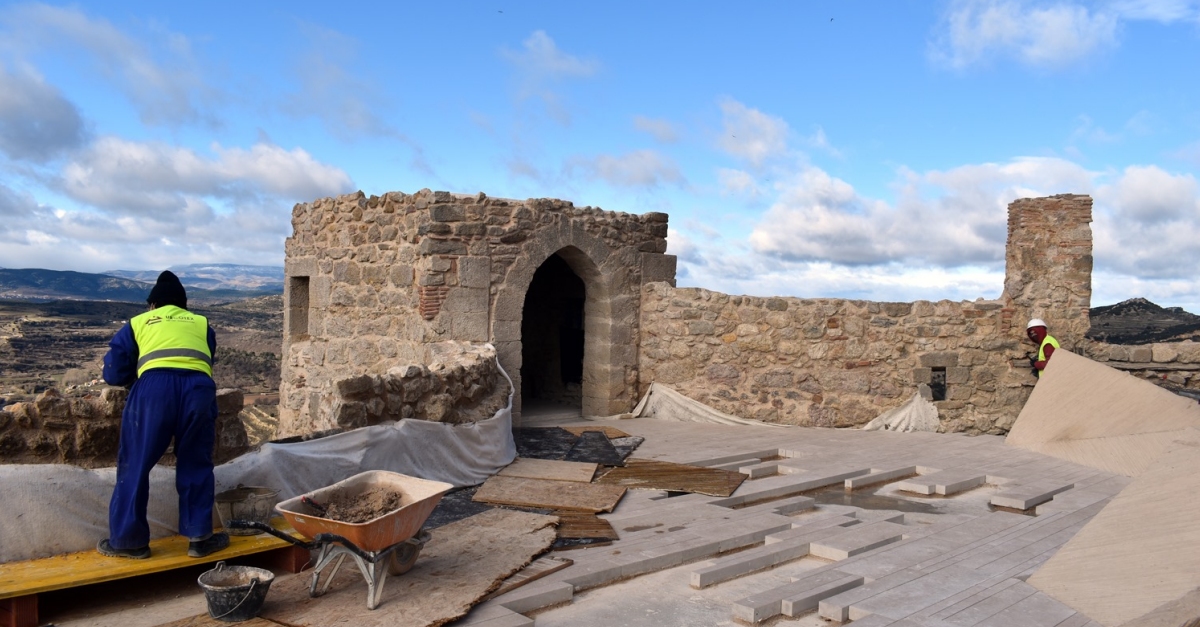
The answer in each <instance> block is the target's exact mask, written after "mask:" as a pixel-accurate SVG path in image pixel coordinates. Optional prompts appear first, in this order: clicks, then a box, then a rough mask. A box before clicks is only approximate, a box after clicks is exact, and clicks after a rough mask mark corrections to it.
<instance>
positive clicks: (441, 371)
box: [321, 342, 511, 429]
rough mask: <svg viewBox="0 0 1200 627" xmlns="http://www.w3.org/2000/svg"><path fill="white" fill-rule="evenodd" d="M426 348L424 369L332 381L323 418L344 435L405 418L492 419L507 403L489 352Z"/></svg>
mask: <svg viewBox="0 0 1200 627" xmlns="http://www.w3.org/2000/svg"><path fill="white" fill-rule="evenodd" d="M430 348H431V360H430V363H428V364H422V365H417V364H410V365H408V366H406V367H397V368H392V369H391V370H389V371H388V372H386V373H384V374H360V375H353V376H349V377H346V378H343V379H338V380H336V381H334V383H333V385H332V386H330V389H329V392H328V394H326V395H323V397H322V398H321V405H322V410H321V413H322V414H325V415H329V416H332V417H333V420H334V422H335V424H336V426H337V427H340V428H344V429H355V428H358V427H365V426H367V425H374V424H379V423H381V422H384V421H388V420H402V419H406V418H415V419H418V420H430V421H434V422H448V423H453V424H461V423H466V422H474V421H477V420H484V419H487V418H491V417H492V416H493V415H494V414H495V413H496V412H497V411H498V410H500V409H501V408H503V407H504V406H505V405H506V404H507V403H508V393H509V390H510V389H511V388H510V387H509V384H508V381H507V380H505V379H504V377H503V376H502V375H501V374H500V370H499V369H498V368H497V366H496V351H495V350H494V349H493V348H492V347H490V346H488V345H479V344H467V343H465V342H443V343H440V344H435V345H432V346H431V347H430Z"/></svg>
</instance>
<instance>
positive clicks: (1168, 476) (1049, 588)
mask: <svg viewBox="0 0 1200 627" xmlns="http://www.w3.org/2000/svg"><path fill="white" fill-rule="evenodd" d="M1057 358H1058V351H1055V352H1054V359H1057ZM1039 385H1040V384H1039ZM1197 492H1200V431H1198V430H1195V429H1188V430H1185V431H1181V432H1178V434H1177V436H1176V437H1175V438H1174V439H1173V440H1172V441H1171V442H1170V443H1169V444H1168V447H1167V449H1166V451H1165V453H1163V454H1161V455H1159V456H1158V459H1157V461H1156V462H1155V463H1154V464H1153V465H1152V466H1150V468H1149V469H1147V470H1146V471H1145V472H1143V473H1142V474H1141V475H1140V476H1138V477H1137V478H1135V479H1134V480H1133V482H1132V483H1130V484H1129V485H1128V486H1126V488H1125V489H1124V490H1122V491H1121V493H1120V494H1118V495H1117V496H1116V497H1115V498H1114V499H1113V500H1112V501H1111V502H1110V503H1109V504H1108V505H1106V506H1105V507H1104V509H1102V510H1100V513H1099V514H1096V516H1095V517H1094V518H1092V520H1091V521H1089V522H1088V524H1087V525H1085V526H1084V527H1083V529H1081V530H1080V531H1079V533H1077V534H1076V535H1075V537H1073V538H1071V540H1070V541H1068V542H1067V543H1066V544H1065V545H1064V546H1063V547H1062V548H1061V549H1059V551H1058V553H1056V554H1055V555H1054V556H1052V557H1051V558H1050V559H1049V560H1048V561H1047V562H1046V563H1045V564H1043V565H1042V567H1041V568H1040V569H1038V571H1037V572H1035V573H1034V574H1033V576H1031V577H1030V578H1029V583H1030V584H1031V585H1033V586H1036V587H1037V588H1038V589H1039V590H1041V591H1043V592H1045V593H1047V594H1049V595H1051V596H1053V597H1054V598H1056V599H1058V600H1059V601H1061V602H1063V603H1065V604H1067V605H1069V606H1071V607H1073V608H1075V609H1076V610H1078V611H1079V612H1081V613H1082V614H1085V615H1086V616H1088V617H1090V618H1092V619H1093V620H1095V621H1097V622H1099V623H1101V624H1104V625H1112V626H1115V625H1120V624H1122V623H1125V622H1127V621H1130V620H1132V619H1135V618H1138V617H1140V616H1143V615H1145V614H1147V613H1148V612H1150V611H1152V610H1154V609H1155V608H1157V607H1160V606H1162V605H1163V604H1165V603H1169V602H1171V601H1174V600H1176V599H1179V598H1181V597H1183V596H1185V595H1186V594H1188V593H1189V592H1191V591H1192V590H1195V589H1196V588H1197V587H1198V586H1200V525H1197V524H1196V521H1197V520H1200V499H1197V498H1196V494H1197Z"/></svg>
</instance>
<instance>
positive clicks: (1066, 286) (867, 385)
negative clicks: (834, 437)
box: [639, 195, 1091, 433]
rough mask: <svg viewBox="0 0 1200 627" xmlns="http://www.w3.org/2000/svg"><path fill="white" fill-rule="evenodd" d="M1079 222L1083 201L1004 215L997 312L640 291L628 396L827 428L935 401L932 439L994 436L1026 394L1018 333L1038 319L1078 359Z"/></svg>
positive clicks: (1083, 258) (1024, 207) (1087, 245)
mask: <svg viewBox="0 0 1200 627" xmlns="http://www.w3.org/2000/svg"><path fill="white" fill-rule="evenodd" d="M1090 222H1091V199H1090V198H1088V197H1087V196H1074V195H1064V196H1053V197H1049V198H1037V199H1022V200H1018V201H1016V202H1014V203H1013V204H1012V205H1010V207H1009V236H1008V251H1007V255H1006V280H1005V291H1004V294H1003V296H1002V297H1001V298H1000V299H999V300H983V299H979V300H976V301H973V302H970V301H964V302H950V301H940V302H936V303H935V302H927V301H919V302H915V303H876V302H867V301H856V300H841V299H800V298H756V297H748V296H729V295H726V294H719V293H716V292H711V291H708V290H703V289H696V288H689V289H676V288H672V287H670V286H669V285H666V284H656V285H650V286H646V287H645V288H643V290H642V298H643V302H642V321H641V333H642V336H641V355H640V359H639V366H640V373H639V377H640V379H639V381H640V386H641V389H642V390H644V389H645V388H647V387H648V386H649V384H650V383H651V382H653V381H658V382H660V383H665V384H668V385H671V386H672V387H674V388H675V389H677V390H678V391H680V392H681V393H683V394H685V395H687V396H689V397H691V398H693V399H695V400H698V401H701V402H703V403H706V404H709V405H712V406H714V407H717V408H718V409H721V410H723V411H725V412H728V413H731V414H734V415H737V416H743V417H747V418H755V419H759V420H765V421H768V422H782V423H789V424H799V425H808V426H828V427H844V426H853V425H861V424H863V423H866V422H868V421H869V420H871V419H872V418H874V417H875V416H877V415H879V414H880V413H882V412H883V411H886V410H887V409H890V408H892V407H895V406H897V405H899V404H901V403H903V402H904V401H905V400H907V399H908V398H909V397H911V396H912V395H913V394H914V393H918V392H920V393H923V394H924V395H926V397H927V398H930V397H933V398H934V399H935V405H937V406H938V411H939V415H940V418H941V422H942V428H943V429H944V430H946V431H965V432H969V433H1003V432H1004V431H1006V430H1007V429H1008V427H1009V426H1010V425H1011V424H1012V422H1013V421H1014V420H1015V419H1016V416H1017V414H1018V413H1019V412H1020V409H1021V407H1022V406H1023V405H1024V402H1025V399H1026V398H1028V395H1029V393H1030V391H1031V390H1032V386H1033V384H1034V383H1035V379H1034V377H1033V376H1032V375H1031V373H1030V370H1029V367H1028V362H1027V361H1026V360H1025V359H1024V355H1025V353H1026V352H1030V351H1033V350H1035V348H1034V347H1033V345H1032V344H1029V343H1028V341H1027V340H1026V339H1025V322H1026V321H1027V320H1028V319H1029V318H1030V317H1032V316H1036V317H1041V318H1045V319H1046V320H1047V322H1048V323H1049V325H1050V329H1051V332H1052V333H1053V334H1054V335H1055V336H1056V337H1057V338H1059V340H1060V341H1061V342H1062V344H1063V346H1064V347H1067V348H1074V349H1075V350H1081V348H1080V347H1081V346H1082V343H1083V342H1084V340H1083V337H1084V334H1085V333H1086V332H1087V328H1088V318H1087V311H1088V306H1089V302H1090V299H1091V229H1090V227H1089V226H1088V225H1089V223H1090ZM943 390H944V393H943ZM937 397H941V399H942V400H938V398H937Z"/></svg>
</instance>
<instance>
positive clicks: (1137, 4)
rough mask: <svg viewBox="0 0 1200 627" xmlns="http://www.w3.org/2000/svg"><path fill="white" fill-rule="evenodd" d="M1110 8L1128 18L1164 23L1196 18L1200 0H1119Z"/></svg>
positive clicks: (1199, 12)
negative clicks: (1199, 0)
mask: <svg viewBox="0 0 1200 627" xmlns="http://www.w3.org/2000/svg"><path fill="white" fill-rule="evenodd" d="M1109 8H1110V9H1111V10H1112V11H1114V12H1115V13H1117V14H1118V15H1120V16H1121V17H1122V18H1124V19H1127V20H1154V21H1156V22H1162V23H1164V24H1170V23H1171V22H1178V21H1181V20H1192V19H1196V17H1197V16H1198V15H1200V2H1197V1H1196V0H1117V1H1116V2H1111V3H1109Z"/></svg>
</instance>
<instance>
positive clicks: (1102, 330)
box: [1087, 298, 1200, 344]
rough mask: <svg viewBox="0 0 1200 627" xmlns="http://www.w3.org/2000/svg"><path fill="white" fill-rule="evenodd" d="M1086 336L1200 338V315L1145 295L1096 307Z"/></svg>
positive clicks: (1110, 339)
mask: <svg viewBox="0 0 1200 627" xmlns="http://www.w3.org/2000/svg"><path fill="white" fill-rule="evenodd" d="M1091 319H1092V328H1091V329H1089V330H1088V333H1087V336H1088V337H1089V338H1091V339H1093V340H1098V341H1100V342H1107V343H1109V344H1147V343H1150V342H1170V341H1182V340H1200V316H1197V315H1196V314H1192V313H1188V312H1186V311H1184V310H1183V308H1182V307H1160V306H1158V305H1155V304H1154V303H1152V302H1150V301H1148V300H1146V299H1145V298H1131V299H1129V300H1126V301H1121V302H1119V303H1117V304H1115V305H1106V306H1104V307H1093V308H1092V310H1091Z"/></svg>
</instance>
